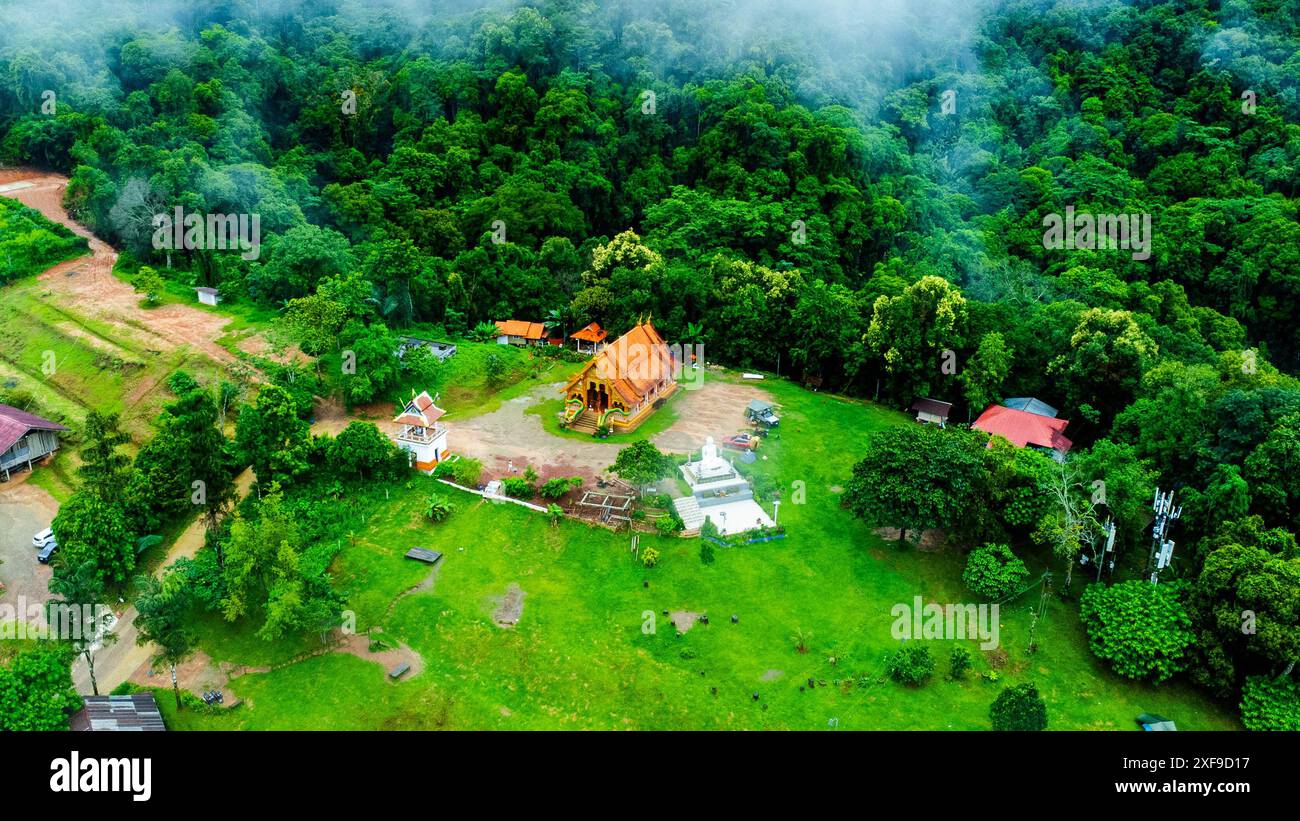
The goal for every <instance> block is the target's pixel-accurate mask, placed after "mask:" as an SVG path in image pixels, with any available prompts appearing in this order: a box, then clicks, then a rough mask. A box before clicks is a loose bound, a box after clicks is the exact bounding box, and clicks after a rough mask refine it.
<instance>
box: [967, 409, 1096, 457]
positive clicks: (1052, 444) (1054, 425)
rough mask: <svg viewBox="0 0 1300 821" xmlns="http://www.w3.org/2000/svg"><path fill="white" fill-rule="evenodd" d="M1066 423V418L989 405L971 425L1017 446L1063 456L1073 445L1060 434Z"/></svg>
mask: <svg viewBox="0 0 1300 821" xmlns="http://www.w3.org/2000/svg"><path fill="white" fill-rule="evenodd" d="M1068 424H1070V420H1068V419H1056V418H1054V417H1051V416H1043V415H1041V414H1037V413H1029V412H1027V411H1022V410H1015V409H1014V408H1007V407H1003V406H1002V405H989V406H988V407H987V408H985V409H984V412H983V413H981V414H980V417H979V418H978V419H976V420H975V423H974V424H972V425H971V427H972V428H974V429H975V430H982V431H984V432H985V433H989V434H992V435H994V436H1001V437H1002V438H1003V439H1006V440H1007V441H1008V442H1010V443H1011V444H1013V445H1016V446H1017V447H1022V448H1023V447H1039V448H1046V449H1047V450H1052V451H1056V452H1057V453H1058V454H1060V455H1062V456H1064V455H1065V454H1066V453H1068V452H1069V451H1070V448H1072V447H1073V446H1074V443H1073V442H1071V441H1070V440H1069V439H1067V438H1066V436H1065V433H1064V431H1065V426H1066V425H1068Z"/></svg>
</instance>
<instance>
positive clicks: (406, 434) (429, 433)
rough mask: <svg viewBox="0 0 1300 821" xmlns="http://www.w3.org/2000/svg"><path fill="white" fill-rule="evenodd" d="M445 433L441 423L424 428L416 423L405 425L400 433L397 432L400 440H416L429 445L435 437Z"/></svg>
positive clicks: (418, 443) (420, 443)
mask: <svg viewBox="0 0 1300 821" xmlns="http://www.w3.org/2000/svg"><path fill="white" fill-rule="evenodd" d="M442 434H443V428H442V426H441V425H434V426H433V427H428V428H422V427H418V426H416V425H404V426H403V427H402V430H401V432H400V433H398V434H397V441H399V442H414V443H415V444H417V445H427V444H429V443H430V442H432V441H433V440H434V439H437V438H438V437H439V436H441V435H442Z"/></svg>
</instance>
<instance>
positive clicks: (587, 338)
mask: <svg viewBox="0 0 1300 821" xmlns="http://www.w3.org/2000/svg"><path fill="white" fill-rule="evenodd" d="M608 335H609V334H608V333H607V332H606V331H605V329H604V328H602V327H600V323H599V322H593V323H591V324H590V325H588V326H586V327H585V328H580V329H578V330H576V331H574V332H573V333H571V334H569V339H572V340H574V341H575V342H577V343H578V344H577V348H578V353H590V354H595V353H599V352H600V345H601V343H602V342H604V341H605V337H607V336H608ZM584 342H586V343H587V345H586V347H585V348H584V347H583V345H582V343H584Z"/></svg>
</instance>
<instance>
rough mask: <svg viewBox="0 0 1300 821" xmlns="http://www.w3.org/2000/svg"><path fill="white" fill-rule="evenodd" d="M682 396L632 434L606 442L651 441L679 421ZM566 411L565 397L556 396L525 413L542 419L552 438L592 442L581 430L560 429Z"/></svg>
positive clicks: (608, 437)
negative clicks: (679, 400)
mask: <svg viewBox="0 0 1300 821" xmlns="http://www.w3.org/2000/svg"><path fill="white" fill-rule="evenodd" d="M680 394H681V391H678V392H677V393H675V394H673V395H672V396H670V397H668V399H667V400H666V401H665V402H664V406H663V407H662V408H659V409H658V410H656V411H655V412H654V413H652V414H650V418H649V419H647V420H645V421H644V422H642V423H641V424H640V425H638V426H637V428H636V430H634V431H631V432H630V433H611V434H610V435H609V436H607V437H605V440H604V441H608V442H629V443H630V442H635V441H636V440H638V439H649V438H650V437H651V436H654V435H655V434H656V433H662V432H663V431H665V430H667V429H668V428H670V427H672V426H673V423H674V422H676V421H677V410H676V403H675V402H674V400H675V399H676V398H677V396H679V395H680ZM563 410H564V399H563V397H561V396H559V395H558V394H557V395H556V398H554V399H547V400H544V401H542V402H537V403H535V404H532V405H529V406H528V408H526V409H525V410H524V413H531V414H533V415H534V416H537V417H539V418H540V419H541V422H542V427H543V428H545V429H546V432H547V433H549V434H551V435H552V436H560V437H563V438H565V439H585V440H588V441H590V440H591V438H592V435H591V434H590V433H585V432H583V431H579V430H570V429H569V428H562V427H560V416H559V414H560V412H561V411H563Z"/></svg>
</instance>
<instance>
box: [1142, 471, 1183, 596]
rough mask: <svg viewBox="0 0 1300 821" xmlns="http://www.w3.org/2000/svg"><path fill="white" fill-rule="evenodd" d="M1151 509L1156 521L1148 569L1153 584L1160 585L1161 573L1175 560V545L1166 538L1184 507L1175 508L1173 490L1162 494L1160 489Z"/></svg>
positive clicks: (1152, 534)
mask: <svg viewBox="0 0 1300 821" xmlns="http://www.w3.org/2000/svg"><path fill="white" fill-rule="evenodd" d="M1151 509H1152V510H1153V511H1154V512H1155V514H1156V520H1155V523H1154V524H1152V526H1151V556H1150V558H1149V559H1148V561H1147V567H1148V568H1149V569H1150V570H1151V583H1152V584H1158V583H1159V581H1160V571H1161V570H1164V569H1165V568H1166V567H1168V566H1169V563H1170V561H1172V560H1173V558H1174V543H1173V541H1172V540H1170V539H1167V538H1165V536H1166V534H1167V532H1168V530H1169V524H1170V522H1173V521H1174V520H1176V519H1178V518H1179V517H1180V516H1182V515H1183V508H1182V505H1179V506H1178V507H1174V492H1173V491H1172V490H1170V491H1168V492H1166V493H1161V492H1160V488H1156V498H1155V501H1154V502H1153V503H1152V505H1151Z"/></svg>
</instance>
